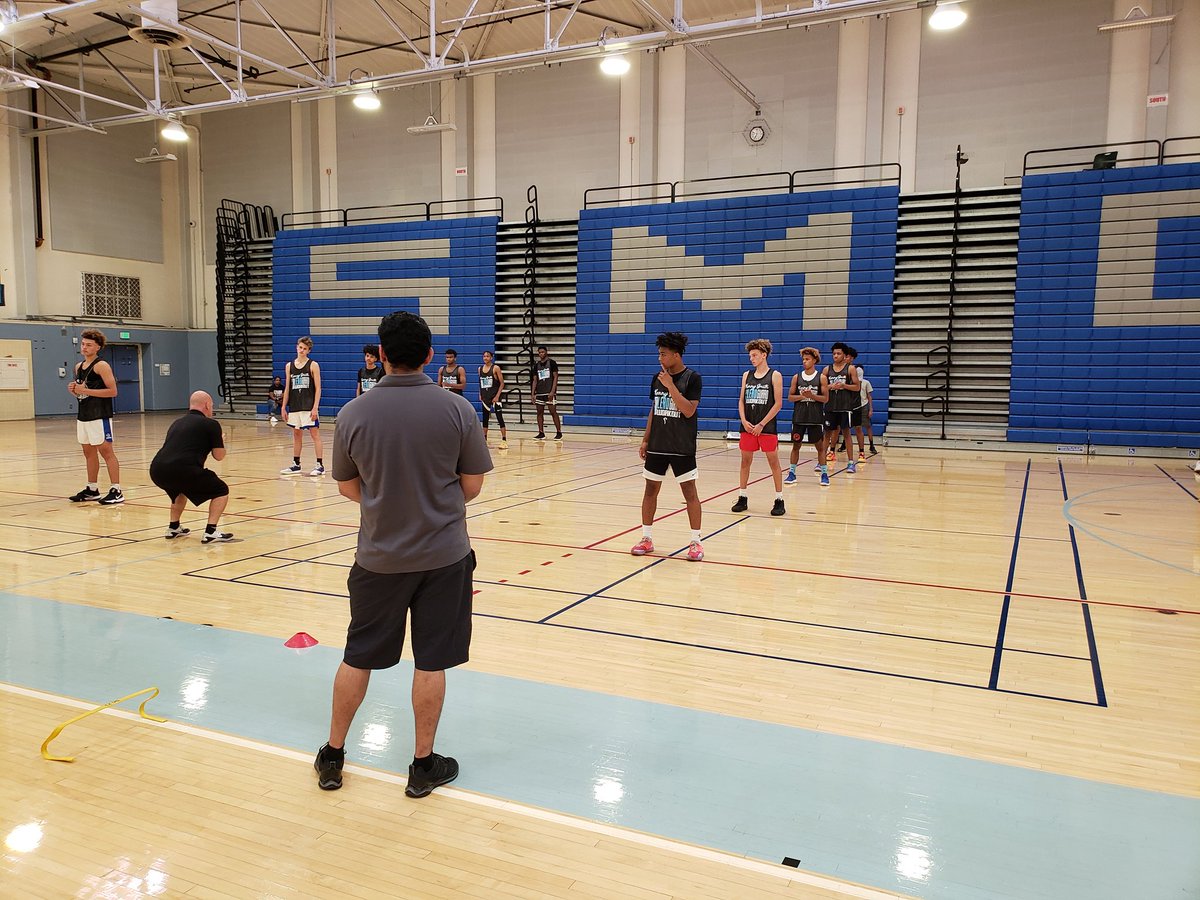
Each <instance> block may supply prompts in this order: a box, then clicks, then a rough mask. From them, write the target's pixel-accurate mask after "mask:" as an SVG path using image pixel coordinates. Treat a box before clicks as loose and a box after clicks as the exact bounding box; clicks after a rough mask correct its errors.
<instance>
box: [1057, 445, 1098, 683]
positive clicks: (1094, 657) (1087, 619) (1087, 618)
mask: <svg viewBox="0 0 1200 900" xmlns="http://www.w3.org/2000/svg"><path fill="white" fill-rule="evenodd" d="M1058 477H1059V479H1060V480H1061V481H1062V495H1063V503H1066V502H1067V501H1069V500H1070V499H1071V498H1070V497H1069V496H1067V473H1066V472H1065V471H1064V470H1063V464H1062V460H1059V461H1058ZM1067 531H1068V533H1069V534H1070V535H1071V553H1072V554H1074V556H1075V580H1076V581H1077V582H1078V584H1079V599H1080V600H1082V601H1083V602H1082V603H1081V604H1080V606H1082V607H1083V627H1084V631H1085V632H1086V633H1087V643H1088V656H1089V657H1090V658H1091V663H1092V681H1093V682H1094V683H1095V685H1096V705H1097V706H1108V699H1107V697H1106V695H1105V693H1104V678H1103V676H1102V675H1101V674H1100V651H1099V650H1097V649H1096V634H1095V632H1094V631H1093V630H1092V611H1091V610H1090V609H1089V608H1088V603H1087V587H1085V586H1084V583H1083V564H1082V563H1081V562H1080V561H1079V545H1078V544H1077V543H1076V542H1075V526H1074V525H1072V524H1071V523H1070V521H1069V520H1068V522H1067Z"/></svg>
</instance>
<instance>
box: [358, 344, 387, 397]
mask: <svg viewBox="0 0 1200 900" xmlns="http://www.w3.org/2000/svg"><path fill="white" fill-rule="evenodd" d="M386 374H387V373H386V372H384V371H383V366H381V365H380V364H379V345H378V344H364V345H363V367H362V368H361V369H359V370H358V388H357V389H356V390H355V391H354V396H355V397H361V396H362V395H363V394H365V393H366V392H367V391H369V390H370V389H371V388H373V387H375V385H377V384H379V379H380V378H382V377H383V376H384V375H386Z"/></svg>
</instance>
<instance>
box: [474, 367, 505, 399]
mask: <svg viewBox="0 0 1200 900" xmlns="http://www.w3.org/2000/svg"><path fill="white" fill-rule="evenodd" d="M495 370H496V367H495V366H494V365H493V366H491V367H490V368H488V370H487V371H486V372H485V371H484V370H483V366H480V367H479V396H480V398H481V399H482V400H483V402H484V403H486V404H487V405H488V406H492V405H494V404H495V402H496V394H498V393H499V392H500V385H498V384H496V379H495V377H494V376H493V375H492V373H493V372H494V371H495Z"/></svg>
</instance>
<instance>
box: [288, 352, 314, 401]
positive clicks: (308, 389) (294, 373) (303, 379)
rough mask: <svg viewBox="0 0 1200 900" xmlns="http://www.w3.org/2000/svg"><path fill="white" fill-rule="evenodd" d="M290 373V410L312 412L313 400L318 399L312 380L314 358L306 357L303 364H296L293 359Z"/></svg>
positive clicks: (289, 364)
mask: <svg viewBox="0 0 1200 900" xmlns="http://www.w3.org/2000/svg"><path fill="white" fill-rule="evenodd" d="M288 366H289V369H288V374H289V377H290V378H291V389H290V390H289V392H288V412H310V411H311V410H312V408H313V401H314V400H316V399H317V389H316V387H315V386H314V385H313V380H312V360H311V359H306V360H305V361H304V364H303V365H299V366H298V365H296V361H295V360H292V361H291V362H290V363H288Z"/></svg>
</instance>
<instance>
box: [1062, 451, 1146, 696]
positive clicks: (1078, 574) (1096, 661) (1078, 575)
mask: <svg viewBox="0 0 1200 900" xmlns="http://www.w3.org/2000/svg"><path fill="white" fill-rule="evenodd" d="M1160 468H1161V467H1160ZM1058 477H1059V480H1061V481H1062V495H1063V502H1064V503H1066V502H1067V501H1068V500H1070V499H1071V498H1070V497H1069V496H1067V474H1066V472H1064V471H1063V464H1062V460H1059V463H1058ZM1067 529H1068V531H1069V533H1070V535H1071V552H1072V553H1073V554H1074V555H1075V580H1076V581H1077V582H1078V583H1079V599H1080V600H1082V601H1083V602H1082V603H1080V606H1082V607H1083V628H1084V631H1085V632H1086V633H1087V643H1088V658H1089V659H1090V661H1091V663H1092V681H1093V683H1094V684H1095V685H1096V705H1097V706H1108V698H1107V696H1106V695H1105V693H1104V677H1103V676H1102V675H1101V674H1100V652H1099V651H1098V650H1097V649H1096V634H1095V632H1094V631H1093V630H1092V611H1091V610H1090V609H1089V608H1088V603H1087V588H1086V587H1084V584H1083V565H1082V564H1081V563H1080V561H1079V545H1078V544H1077V543H1076V542H1075V526H1074V525H1072V524H1071V522H1070V520H1069V519H1068V520H1067Z"/></svg>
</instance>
